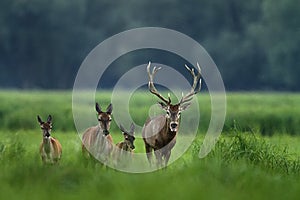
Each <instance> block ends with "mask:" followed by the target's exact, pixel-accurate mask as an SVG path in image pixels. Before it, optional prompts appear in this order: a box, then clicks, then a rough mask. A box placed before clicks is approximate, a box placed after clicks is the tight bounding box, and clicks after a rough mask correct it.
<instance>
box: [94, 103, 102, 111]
mask: <svg viewBox="0 0 300 200" xmlns="http://www.w3.org/2000/svg"><path fill="white" fill-rule="evenodd" d="M95 109H96V111H97V112H98V113H102V111H101V107H100V106H99V104H98V103H96V106H95Z"/></svg>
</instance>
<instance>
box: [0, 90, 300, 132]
mask: <svg viewBox="0 0 300 200" xmlns="http://www.w3.org/2000/svg"><path fill="white" fill-rule="evenodd" d="M110 95H111V93H110V92H108V91H107V92H99V93H97V94H96V101H98V102H99V103H100V105H103V107H105V106H107V105H108V104H109V102H110ZM198 100H199V107H200V112H201V113H200V114H201V121H200V124H199V125H200V126H199V129H200V130H201V132H205V131H206V129H207V127H208V124H209V121H210V117H211V115H210V112H211V110H210V109H211V108H210V96H209V94H207V93H200V94H199V95H198ZM0 102H1V104H0V127H1V128H0V129H7V130H20V129H25V130H28V129H32V130H33V129H36V115H37V114H40V115H41V116H47V115H48V114H52V115H53V116H54V123H55V126H54V127H55V129H56V130H62V131H75V127H74V121H73V115H72V93H71V92H70V91H69V92H64V91H48V92H44V91H30V92H28V91H0ZM156 102H157V98H155V97H153V95H151V94H149V92H142V91H139V92H136V93H135V94H134V95H133V96H132V97H131V100H130V105H129V106H130V110H129V111H130V115H131V117H132V118H133V120H134V121H135V123H137V124H139V125H140V126H142V125H143V123H144V122H145V120H146V118H147V116H148V110H149V108H150V107H151V106H152V105H153V104H155V103H156ZM82 110H83V111H84V110H85V108H82ZM115 114H116V113H115ZM234 120H236V121H237V122H238V123H239V125H240V127H241V129H242V130H244V131H250V130H252V131H253V130H254V131H257V132H260V133H261V134H263V135H274V134H282V133H285V134H291V135H299V134H300V126H299V124H300V95H299V94H292V93H267V94H263V93H227V114H226V122H225V125H224V132H227V131H230V130H231V129H232V128H233V127H234V123H233V121H234ZM112 131H118V128H117V126H116V124H114V123H113V124H112Z"/></svg>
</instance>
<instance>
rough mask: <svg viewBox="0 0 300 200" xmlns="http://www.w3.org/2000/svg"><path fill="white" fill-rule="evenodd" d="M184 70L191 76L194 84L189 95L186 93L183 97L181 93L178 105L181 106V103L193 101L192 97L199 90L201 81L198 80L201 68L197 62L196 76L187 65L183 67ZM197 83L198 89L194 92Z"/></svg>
mask: <svg viewBox="0 0 300 200" xmlns="http://www.w3.org/2000/svg"><path fill="white" fill-rule="evenodd" d="M185 68H186V69H187V70H188V71H189V72H190V73H191V74H192V76H193V78H194V82H193V86H192V89H191V91H190V92H189V93H187V94H186V95H185V96H183V93H182V98H181V100H180V103H179V104H183V103H186V102H189V101H191V100H192V99H193V97H194V95H195V94H196V93H198V92H199V91H200V90H201V82H202V80H201V79H200V77H201V68H200V66H199V63H198V62H197V68H198V74H197V75H196V74H195V71H194V68H192V69H190V68H189V67H188V66H187V65H185ZM198 82H199V87H198V89H197V90H196V87H197V84H198Z"/></svg>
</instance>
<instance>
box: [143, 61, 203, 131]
mask: <svg viewBox="0 0 300 200" xmlns="http://www.w3.org/2000/svg"><path fill="white" fill-rule="evenodd" d="M150 65H151V62H149V64H148V66H147V73H148V77H149V83H148V88H149V91H150V92H151V93H152V94H154V95H156V96H157V97H158V98H159V99H160V100H161V102H158V103H159V105H160V107H161V108H162V109H163V110H165V111H166V119H167V122H168V124H169V129H170V130H171V131H172V132H177V131H178V127H179V126H178V125H179V120H180V114H181V112H182V111H184V110H186V109H187V108H188V107H189V106H190V105H191V100H192V99H193V97H194V95H195V94H196V93H198V92H199V91H200V89H201V79H200V76H201V69H200V66H199V64H198V63H197V68H198V74H197V75H196V74H195V71H194V68H192V69H190V68H189V67H188V66H187V65H185V67H186V69H187V70H188V71H189V72H190V74H191V75H192V76H193V79H194V80H193V85H192V88H191V91H190V92H189V93H187V94H186V95H183V94H182V98H181V100H180V101H179V103H177V104H172V103H171V98H170V94H168V98H165V97H163V96H162V95H161V94H160V93H159V92H158V91H157V89H156V88H155V86H154V83H153V78H154V75H155V74H156V72H157V71H158V70H159V69H161V68H160V67H159V68H157V67H154V68H153V70H152V73H151V72H150ZM198 83H199V86H198V89H196V87H197V85H198Z"/></svg>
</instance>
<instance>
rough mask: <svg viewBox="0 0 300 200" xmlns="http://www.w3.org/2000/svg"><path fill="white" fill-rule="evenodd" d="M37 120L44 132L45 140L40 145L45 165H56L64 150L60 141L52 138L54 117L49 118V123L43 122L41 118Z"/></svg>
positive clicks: (38, 117)
mask: <svg viewBox="0 0 300 200" xmlns="http://www.w3.org/2000/svg"><path fill="white" fill-rule="evenodd" d="M37 120H38V122H39V124H40V126H41V129H42V132H43V140H42V143H41V145H40V154H41V158H42V161H43V163H44V164H56V163H58V161H59V160H60V158H61V154H62V148H61V144H60V143H59V141H58V140H57V139H55V138H53V137H51V135H50V134H51V129H52V117H51V115H49V116H48V119H47V122H43V121H42V119H41V118H40V116H37Z"/></svg>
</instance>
